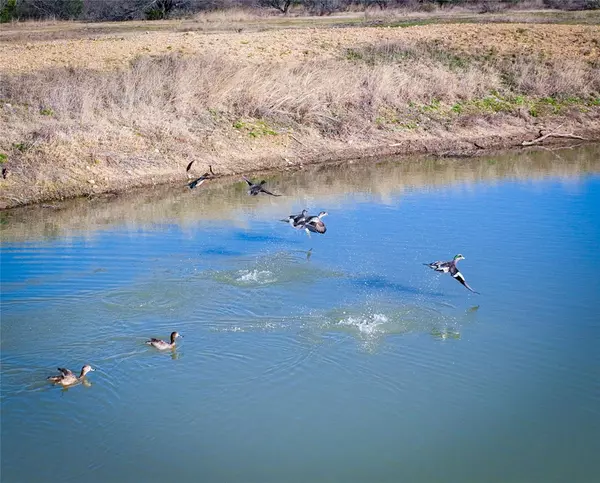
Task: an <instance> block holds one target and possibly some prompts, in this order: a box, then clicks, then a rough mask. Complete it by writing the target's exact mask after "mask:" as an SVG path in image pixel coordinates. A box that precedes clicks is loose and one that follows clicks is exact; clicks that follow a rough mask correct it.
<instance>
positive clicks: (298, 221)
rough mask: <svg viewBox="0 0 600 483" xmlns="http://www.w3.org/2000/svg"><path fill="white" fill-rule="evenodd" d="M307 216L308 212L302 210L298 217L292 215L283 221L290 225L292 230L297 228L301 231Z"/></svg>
mask: <svg viewBox="0 0 600 483" xmlns="http://www.w3.org/2000/svg"><path fill="white" fill-rule="evenodd" d="M306 215H308V210H302V213H299V214H297V215H290V216H288V217H287V220H281V221H283V222H284V223H289V224H290V226H291V227H292V228H296V229H297V230H301V229H302V228H303V227H302V225H303V224H304V221H305V220H306Z"/></svg>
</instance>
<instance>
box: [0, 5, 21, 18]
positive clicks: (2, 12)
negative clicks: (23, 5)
mask: <svg viewBox="0 0 600 483" xmlns="http://www.w3.org/2000/svg"><path fill="white" fill-rule="evenodd" d="M17 16H18V14H17V0H6V2H0V23H6V22H10V21H11V20H13V19H15V18H17Z"/></svg>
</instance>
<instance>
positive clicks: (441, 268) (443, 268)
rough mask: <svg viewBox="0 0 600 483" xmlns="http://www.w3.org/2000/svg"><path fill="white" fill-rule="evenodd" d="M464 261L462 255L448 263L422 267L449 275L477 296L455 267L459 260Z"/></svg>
mask: <svg viewBox="0 0 600 483" xmlns="http://www.w3.org/2000/svg"><path fill="white" fill-rule="evenodd" d="M464 259H465V257H463V256H462V255H460V254H458V255H456V256H455V257H454V258H453V259H452V260H450V261H449V262H431V263H424V264H423V265H426V266H428V267H429V268H432V269H433V270H435V271H436V272H442V273H449V274H450V275H452V276H453V277H454V278H455V279H456V280H458V281H459V282H460V283H462V284H463V285H464V286H465V287H466V288H468V289H469V290H470V291H471V292H473V293H476V294H479V292H476V291H475V290H473V289H472V288H471V287H469V284H468V283H467V281H466V280H465V277H463V275H462V273H460V272H459V271H458V268H457V267H456V264H457V263H458V262H459V261H460V260H464ZM480 295H481V294H480Z"/></svg>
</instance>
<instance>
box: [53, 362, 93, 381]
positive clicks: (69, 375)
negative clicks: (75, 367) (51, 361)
mask: <svg viewBox="0 0 600 483" xmlns="http://www.w3.org/2000/svg"><path fill="white" fill-rule="evenodd" d="M90 371H95V369H92V366H90V365H87V364H86V365H85V366H83V367H82V368H81V374H80V375H79V377H77V376H76V375H75V374H73V372H71V371H70V370H69V369H65V368H64V367H59V368H58V372H60V374H59V375H58V376H50V377H48V380H49V381H52V382H53V383H54V384H60V385H61V386H71V385H73V384H75V383H76V382H79V381H81V380H82V379H83V378H84V377H85V375H86V374H87V373H88V372H90Z"/></svg>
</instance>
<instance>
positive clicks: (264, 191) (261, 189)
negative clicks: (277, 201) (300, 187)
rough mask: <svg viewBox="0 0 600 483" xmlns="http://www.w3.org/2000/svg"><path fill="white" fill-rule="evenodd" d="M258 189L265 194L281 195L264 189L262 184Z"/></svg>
mask: <svg viewBox="0 0 600 483" xmlns="http://www.w3.org/2000/svg"><path fill="white" fill-rule="evenodd" d="M259 191H262V192H263V193H265V194H267V195H271V196H281V195H276V194H275V193H271V192H270V191H268V190H266V189H264V188H263V187H262V186H261V188H260V190H259Z"/></svg>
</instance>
